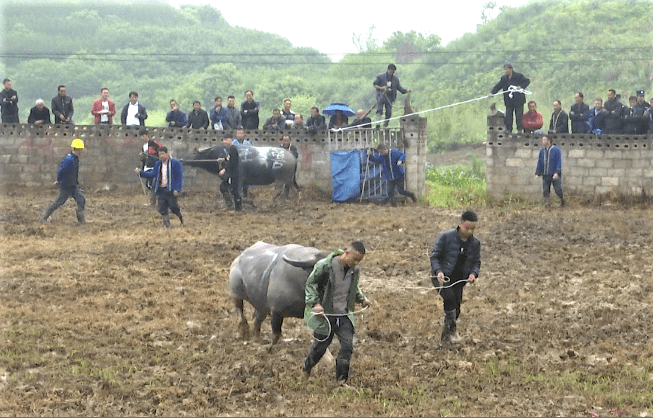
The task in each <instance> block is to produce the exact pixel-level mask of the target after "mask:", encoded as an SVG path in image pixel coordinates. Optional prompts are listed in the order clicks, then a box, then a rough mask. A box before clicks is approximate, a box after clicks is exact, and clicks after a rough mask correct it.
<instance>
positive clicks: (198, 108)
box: [186, 100, 209, 129]
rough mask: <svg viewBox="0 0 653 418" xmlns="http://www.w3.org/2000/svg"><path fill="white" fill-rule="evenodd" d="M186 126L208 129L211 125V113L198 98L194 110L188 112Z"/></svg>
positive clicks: (194, 103)
mask: <svg viewBox="0 0 653 418" xmlns="http://www.w3.org/2000/svg"><path fill="white" fill-rule="evenodd" d="M186 127H187V128H192V129H206V128H208V127H209V115H208V114H207V113H206V111H205V110H204V109H202V104H201V103H200V102H199V101H197V100H195V101H194V102H193V111H192V112H190V113H189V114H188V123H187V124H186Z"/></svg>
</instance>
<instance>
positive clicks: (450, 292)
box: [440, 279, 467, 319]
mask: <svg viewBox="0 0 653 418" xmlns="http://www.w3.org/2000/svg"><path fill="white" fill-rule="evenodd" d="M458 280H461V279H451V282H449V283H444V284H443V286H449V285H451V284H452V282H453V283H456V282H458ZM466 284H467V282H458V283H456V284H455V285H454V286H451V287H449V288H447V289H440V296H442V300H443V301H444V310H445V311H453V310H454V309H455V310H456V319H458V317H459V316H460V305H461V304H462V303H463V288H464V287H465V285H466Z"/></svg>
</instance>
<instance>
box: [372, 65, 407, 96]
mask: <svg viewBox="0 0 653 418" xmlns="http://www.w3.org/2000/svg"><path fill="white" fill-rule="evenodd" d="M388 81H390V83H391V84H390V90H386V96H387V97H388V100H390V102H391V103H392V102H394V101H395V100H396V99H397V90H399V91H400V92H401V94H406V91H408V90H406V89H405V88H403V87H401V83H400V82H399V78H398V77H397V76H396V75H394V74H393V75H392V79H391V80H388V73H387V72H385V73H381V74H379V75H377V76H376V80H374V82H373V83H372V85H375V86H387V85H388ZM381 96H383V92H382V91H381V90H376V100H379V97H381Z"/></svg>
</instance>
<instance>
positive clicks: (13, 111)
mask: <svg viewBox="0 0 653 418" xmlns="http://www.w3.org/2000/svg"><path fill="white" fill-rule="evenodd" d="M2 84H3V85H4V86H5V88H4V90H2V92H0V106H1V107H2V123H20V122H19V120H18V93H16V90H14V89H12V88H11V80H9V79H8V78H5V80H4V81H3V82H2Z"/></svg>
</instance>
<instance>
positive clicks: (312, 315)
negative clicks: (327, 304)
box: [306, 306, 369, 343]
mask: <svg viewBox="0 0 653 418" xmlns="http://www.w3.org/2000/svg"><path fill="white" fill-rule="evenodd" d="M367 308H369V306H366V307H364V308H363V309H359V310H357V311H354V312H350V313H351V314H353V315H356V314H359V313H361V312H364V311H365V310H366V309H367ZM347 315H349V313H346V314H327V313H324V312H323V313H321V314H317V315H316V314H314V313H313V312H311V316H310V317H309V318H308V321H310V320H311V319H313V318H314V317H317V316H323V317H325V318H324V319H326V323H327V326H328V328H329V332H327V335H326V337H325V338H324V339H323V340H320V339H319V338H316V337H315V332H314V333H313V338H314V339H315V341H317V342H320V343H322V342H324V341H326V340H328V339H329V336H330V335H331V321H329V318H326V317H327V316H347ZM308 321H306V322H308ZM309 329H310V328H309Z"/></svg>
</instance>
